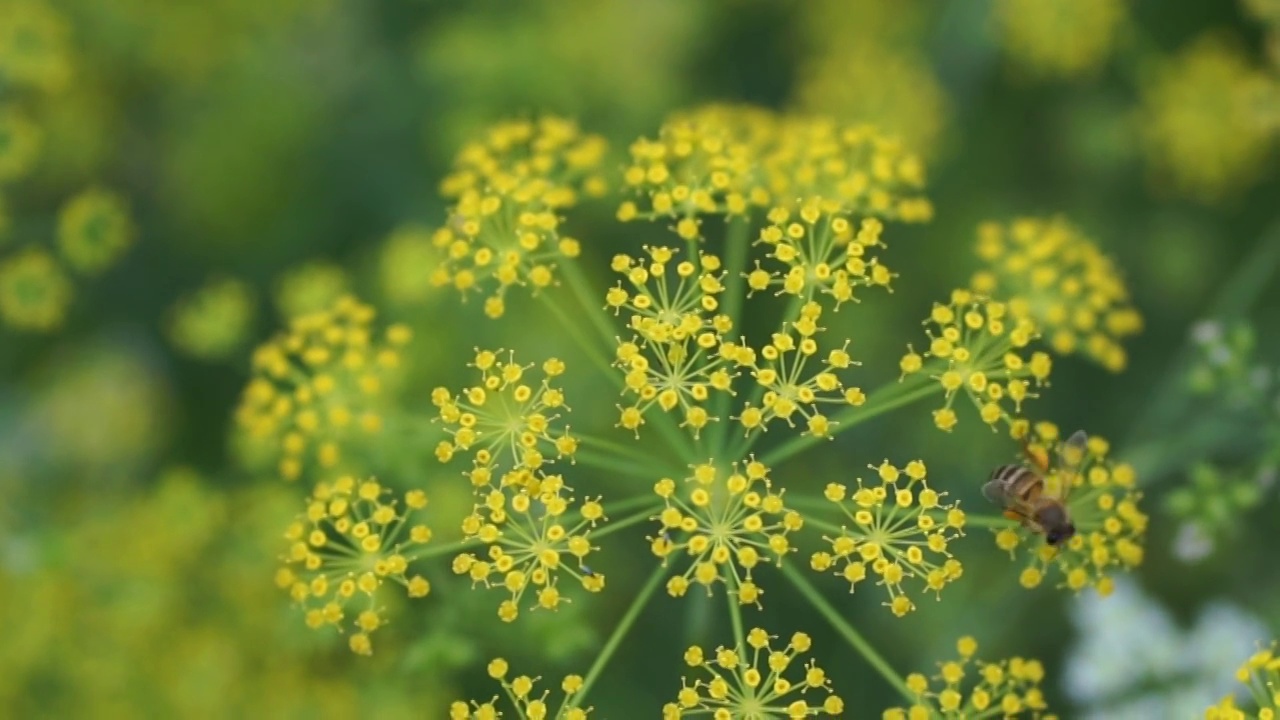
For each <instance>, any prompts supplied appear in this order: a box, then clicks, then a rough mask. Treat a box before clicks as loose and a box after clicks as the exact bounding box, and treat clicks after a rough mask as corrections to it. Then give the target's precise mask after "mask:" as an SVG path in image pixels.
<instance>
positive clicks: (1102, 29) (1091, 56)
mask: <svg viewBox="0 0 1280 720" xmlns="http://www.w3.org/2000/svg"><path fill="white" fill-rule="evenodd" d="M994 9H995V18H994V19H995V25H996V28H997V35H998V37H999V39H1000V44H1001V46H1002V47H1003V48H1004V51H1005V54H1006V55H1008V56H1009V60H1010V61H1011V63H1013V64H1014V65H1015V67H1017V69H1018V70H1019V71H1022V72H1026V73H1028V74H1030V75H1038V76H1042V77H1062V78H1067V77H1078V76H1081V75H1088V74H1091V73H1096V72H1097V71H1098V70H1099V69H1100V68H1101V67H1102V65H1103V64H1104V63H1105V62H1106V61H1107V59H1108V58H1109V57H1110V55H1111V51H1112V49H1113V48H1114V47H1115V45H1116V44H1117V39H1118V37H1119V35H1120V30H1121V28H1122V27H1123V25H1124V23H1125V21H1126V20H1127V17H1128V10H1127V8H1126V7H1125V3H1124V0H999V1H998V2H997V3H996V4H995V8H994Z"/></svg>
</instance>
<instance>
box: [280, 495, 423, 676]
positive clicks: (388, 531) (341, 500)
mask: <svg viewBox="0 0 1280 720" xmlns="http://www.w3.org/2000/svg"><path fill="white" fill-rule="evenodd" d="M426 504H427V496H426V494H425V493H423V492H422V491H421V490H413V491H410V492H408V493H406V494H405V495H404V498H403V500H402V501H401V500H398V499H396V498H395V497H394V494H393V493H392V492H391V491H390V490H389V489H387V488H385V487H383V486H382V485H380V484H378V482H377V481H376V480H373V479H368V480H356V479H355V478H353V477H351V476H350V475H345V476H343V477H340V478H338V479H337V480H335V481H333V482H332V483H328V482H321V483H319V484H317V485H316V488H315V490H314V491H313V492H312V494H311V499H310V501H309V502H308V504H307V509H306V512H305V513H303V515H302V516H300V517H299V519H298V520H296V521H294V522H293V523H292V524H291V525H290V526H289V528H288V530H286V531H285V538H286V539H288V540H289V543H290V545H289V552H288V553H287V554H286V555H285V557H284V558H283V560H284V565H283V566H282V567H281V568H280V570H279V571H278V572H277V573H276V584H277V585H278V586H279V587H280V588H281V589H284V590H286V591H288V592H289V595H290V596H291V597H292V598H293V600H294V602H296V603H298V604H299V605H300V606H302V608H303V609H304V610H305V612H306V622H307V625H308V626H309V627H312V628H321V627H327V626H333V627H337V628H339V629H341V628H342V627H343V626H344V625H345V626H347V627H349V628H350V629H351V630H352V631H353V634H352V635H351V636H350V638H348V641H349V644H350V646H351V649H352V650H353V651H354V652H356V653H358V654H362V655H367V654H369V653H371V652H372V647H373V646H372V644H371V643H370V640H369V636H370V635H371V634H372V633H373V632H374V631H375V630H377V629H378V628H380V627H382V626H383V625H384V624H386V616H385V614H384V607H383V605H382V604H381V603H380V602H379V597H378V595H379V591H380V590H381V588H382V587H383V585H384V584H386V582H387V581H391V582H394V583H396V584H398V585H401V586H402V587H403V588H404V590H405V592H406V594H407V595H408V596H409V597H411V598H417V597H423V596H424V595H426V594H427V593H428V592H430V590H431V585H430V583H428V582H427V580H426V578H424V577H422V576H421V575H412V576H411V575H409V574H408V572H409V564H410V563H412V562H413V561H414V560H416V559H417V558H418V557H419V555H420V553H421V550H422V546H423V545H425V544H426V543H427V542H428V541H429V540H430V539H431V530H430V529H429V528H428V527H427V526H426V525H423V524H421V523H420V522H418V520H417V516H418V515H420V512H419V511H420V510H421V509H422V508H424V507H426Z"/></svg>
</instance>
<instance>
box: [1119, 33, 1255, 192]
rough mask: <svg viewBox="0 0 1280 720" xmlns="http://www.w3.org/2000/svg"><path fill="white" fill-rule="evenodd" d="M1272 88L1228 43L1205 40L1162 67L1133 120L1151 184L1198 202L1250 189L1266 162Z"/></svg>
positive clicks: (1143, 90) (1211, 38)
mask: <svg viewBox="0 0 1280 720" xmlns="http://www.w3.org/2000/svg"><path fill="white" fill-rule="evenodd" d="M1277 82H1278V81H1277V80H1276V79H1275V78H1274V77H1271V76H1269V75H1268V74H1266V73H1265V72H1263V71H1262V70H1260V69H1258V68H1257V67H1254V65H1253V64H1252V63H1251V62H1250V60H1249V59H1248V58H1247V57H1246V56H1245V55H1244V54H1243V52H1242V51H1241V50H1240V48H1238V47H1237V46H1236V44H1235V43H1233V42H1232V41H1231V40H1229V39H1227V38H1223V37H1220V36H1216V35H1206V36H1203V37H1201V38H1199V39H1198V40H1196V41H1195V42H1193V43H1192V44H1191V45H1189V46H1188V47H1187V48H1185V49H1184V50H1182V51H1181V52H1179V53H1178V54H1177V55H1176V56H1174V57H1173V58H1170V59H1168V60H1164V61H1163V62H1161V63H1160V64H1159V65H1158V66H1157V67H1156V68H1155V71H1154V72H1153V74H1152V75H1151V77H1150V78H1149V80H1148V81H1147V82H1146V83H1145V84H1144V85H1143V86H1142V87H1141V89H1140V91H1141V95H1142V101H1141V103H1142V104H1141V108H1140V111H1139V114H1138V122H1139V127H1138V129H1139V132H1140V133H1141V136H1142V140H1143V150H1144V152H1145V154H1146V159H1147V163H1148V166H1149V169H1150V171H1151V175H1152V178H1153V180H1154V181H1155V182H1156V183H1157V184H1158V185H1161V186H1168V187H1169V188H1170V189H1172V190H1173V191H1175V192H1177V193H1180V194H1183V195H1186V196H1188V197H1191V198H1194V199H1196V200H1200V201H1203V202H1215V201H1218V200H1221V199H1223V198H1224V197H1226V196H1228V195H1231V194H1232V193H1235V192H1238V191H1240V190H1243V189H1244V188H1246V187H1248V186H1250V185H1252V184H1253V183H1254V182H1255V181H1256V180H1257V179H1258V177H1259V176H1260V175H1261V174H1262V172H1263V171H1265V170H1266V169H1267V168H1269V167H1271V164H1270V162H1269V160H1270V158H1271V157H1272V155H1271V152H1272V150H1273V149H1274V146H1275V141H1276V135H1277V131H1278V130H1280V122H1277V114H1276V113H1275V112H1274V110H1270V111H1269V110H1268V109H1267V105H1268V104H1270V105H1272V106H1274V105H1275V104H1276V101H1275V99H1274V98H1276V97H1277V96H1278V95H1280V89H1277Z"/></svg>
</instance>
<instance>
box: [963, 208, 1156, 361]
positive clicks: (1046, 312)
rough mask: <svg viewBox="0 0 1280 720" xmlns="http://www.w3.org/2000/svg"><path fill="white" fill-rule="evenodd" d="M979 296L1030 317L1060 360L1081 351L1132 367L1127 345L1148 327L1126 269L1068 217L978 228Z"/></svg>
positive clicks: (976, 288) (976, 276) (976, 278)
mask: <svg viewBox="0 0 1280 720" xmlns="http://www.w3.org/2000/svg"><path fill="white" fill-rule="evenodd" d="M977 252H978V256H979V257H980V258H981V259H982V261H983V263H984V268H983V269H982V270H980V271H978V272H977V273H975V274H974V276H973V280H972V281H971V284H970V286H971V287H972V288H973V290H974V291H975V292H978V293H981V294H983V295H985V296H988V297H993V298H997V299H999V300H1003V301H1005V302H1006V303H1007V304H1008V308H1009V314H1010V315H1011V316H1013V317H1015V318H1030V319H1031V320H1033V321H1034V322H1035V324H1036V327H1037V329H1038V330H1039V331H1040V332H1041V333H1042V334H1043V335H1044V336H1045V339H1046V340H1047V341H1048V343H1049V345H1050V347H1051V348H1052V349H1053V351H1054V352H1055V353H1058V354H1059V355H1068V354H1071V353H1074V352H1081V353H1084V354H1085V355H1087V356H1088V357H1089V358H1090V359H1091V360H1093V361H1095V362H1097V363H1100V364H1101V365H1103V366H1104V367H1106V368H1107V369H1108V370H1110V371H1112V372H1120V371H1121V370H1123V369H1124V368H1125V365H1126V363H1127V355H1126V354H1125V350H1124V347H1123V345H1122V344H1121V343H1122V342H1123V341H1124V340H1125V339H1126V338H1128V337H1129V336H1130V335H1133V334H1135V333H1137V332H1139V331H1140V330H1141V329H1142V316H1141V315H1139V314H1138V311H1137V310H1136V309H1135V308H1134V307H1133V305H1132V303H1131V302H1130V300H1129V290H1128V288H1127V287H1126V286H1125V282H1124V278H1123V277H1122V276H1121V275H1120V272H1119V270H1118V269H1117V268H1116V266H1115V264H1114V263H1113V262H1112V261H1111V258H1109V257H1107V256H1106V255H1104V254H1103V253H1102V251H1101V250H1099V249H1098V246H1097V245H1095V244H1094V243H1093V242H1092V241H1090V240H1089V239H1088V238H1087V237H1085V236H1084V235H1083V234H1082V233H1081V232H1080V231H1079V229H1077V228H1076V227H1074V226H1073V225H1071V223H1069V222H1067V221H1066V220H1065V219H1063V218H1053V219H1040V218H1020V219H1018V220H1014V221H1013V222H1011V223H1009V224H1008V225H1004V224H1000V223H994V222H989V223H984V224H982V225H981V226H980V227H979V228H978V245H977Z"/></svg>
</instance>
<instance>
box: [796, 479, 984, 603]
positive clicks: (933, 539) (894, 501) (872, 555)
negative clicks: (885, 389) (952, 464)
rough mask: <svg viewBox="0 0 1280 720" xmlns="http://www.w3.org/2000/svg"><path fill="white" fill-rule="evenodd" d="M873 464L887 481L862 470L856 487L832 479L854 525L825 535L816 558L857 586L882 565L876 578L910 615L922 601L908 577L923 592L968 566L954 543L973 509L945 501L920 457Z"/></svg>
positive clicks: (831, 492)
mask: <svg viewBox="0 0 1280 720" xmlns="http://www.w3.org/2000/svg"><path fill="white" fill-rule="evenodd" d="M871 469H872V470H875V471H876V473H877V475H878V476H879V478H880V483H879V484H878V485H873V486H864V485H863V484H862V479H861V478H858V489H857V490H855V491H854V492H853V494H852V495H849V494H848V488H846V487H845V486H844V485H842V484H840V483H830V484H828V485H827V488H826V490H825V491H824V493H823V494H824V495H825V497H826V499H827V500H829V501H831V502H832V503H835V504H836V505H837V506H838V507H839V508H840V510H841V512H842V513H843V514H844V516H845V519H848V520H850V521H852V522H853V525H852V527H850V526H848V525H845V524H843V523H842V524H841V525H840V527H839V528H838V529H839V531H840V534H839V535H838V536H835V537H830V536H825V535H824V536H823V540H826V541H827V543H829V544H830V546H831V547H830V550H821V551H818V552H815V553H814V554H813V556H812V557H811V558H810V560H809V564H810V566H811V567H812V568H813V569H814V570H817V571H818V572H827V571H831V572H833V573H834V574H835V575H836V576H837V577H840V578H843V579H844V580H847V581H848V582H849V589H850V592H852V591H853V590H854V589H856V587H857V584H858V583H859V582H861V581H863V580H866V579H867V578H869V577H872V573H874V577H876V578H879V579H878V580H877V581H876V584H877V585H882V586H884V588H885V590H886V591H888V593H889V602H886V603H884V604H885V606H886V607H888V608H889V609H890V610H891V611H892V612H893V614H894V615H897V616H898V617H902V616H904V615H906V614H907V613H909V612H911V611H912V610H914V609H915V603H914V602H913V601H912V600H911V597H910V596H909V594H908V592H907V590H906V589H904V588H903V583H904V582H907V581H908V580H912V581H914V582H916V583H918V584H919V591H920V592H932V593H934V594H935V595H939V594H940V593H941V591H942V589H943V588H944V587H946V586H947V584H949V583H951V582H954V581H955V580H958V579H959V578H960V575H961V573H962V572H963V568H962V567H961V565H960V561H959V560H956V559H955V558H953V557H952V556H951V552H950V551H949V550H948V546H949V545H950V543H951V542H952V541H953V540H955V539H956V538H958V537H960V536H962V535H964V523H965V515H964V512H963V511H961V510H960V508H959V506H958V504H957V503H946V502H944V498H945V497H946V495H947V493H945V492H938V491H937V490H934V489H933V488H931V487H929V483H928V480H927V479H926V477H925V475H926V469H925V465H924V463H923V462H921V461H919V460H913V461H911V462H909V463H907V464H906V466H905V467H902V468H898V467H896V466H894V465H891V464H889V461H888V460H886V461H884V462H883V463H881V464H880V465H879V466H871ZM846 499H847V500H848V502H847V503H846ZM868 570H870V572H868Z"/></svg>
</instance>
